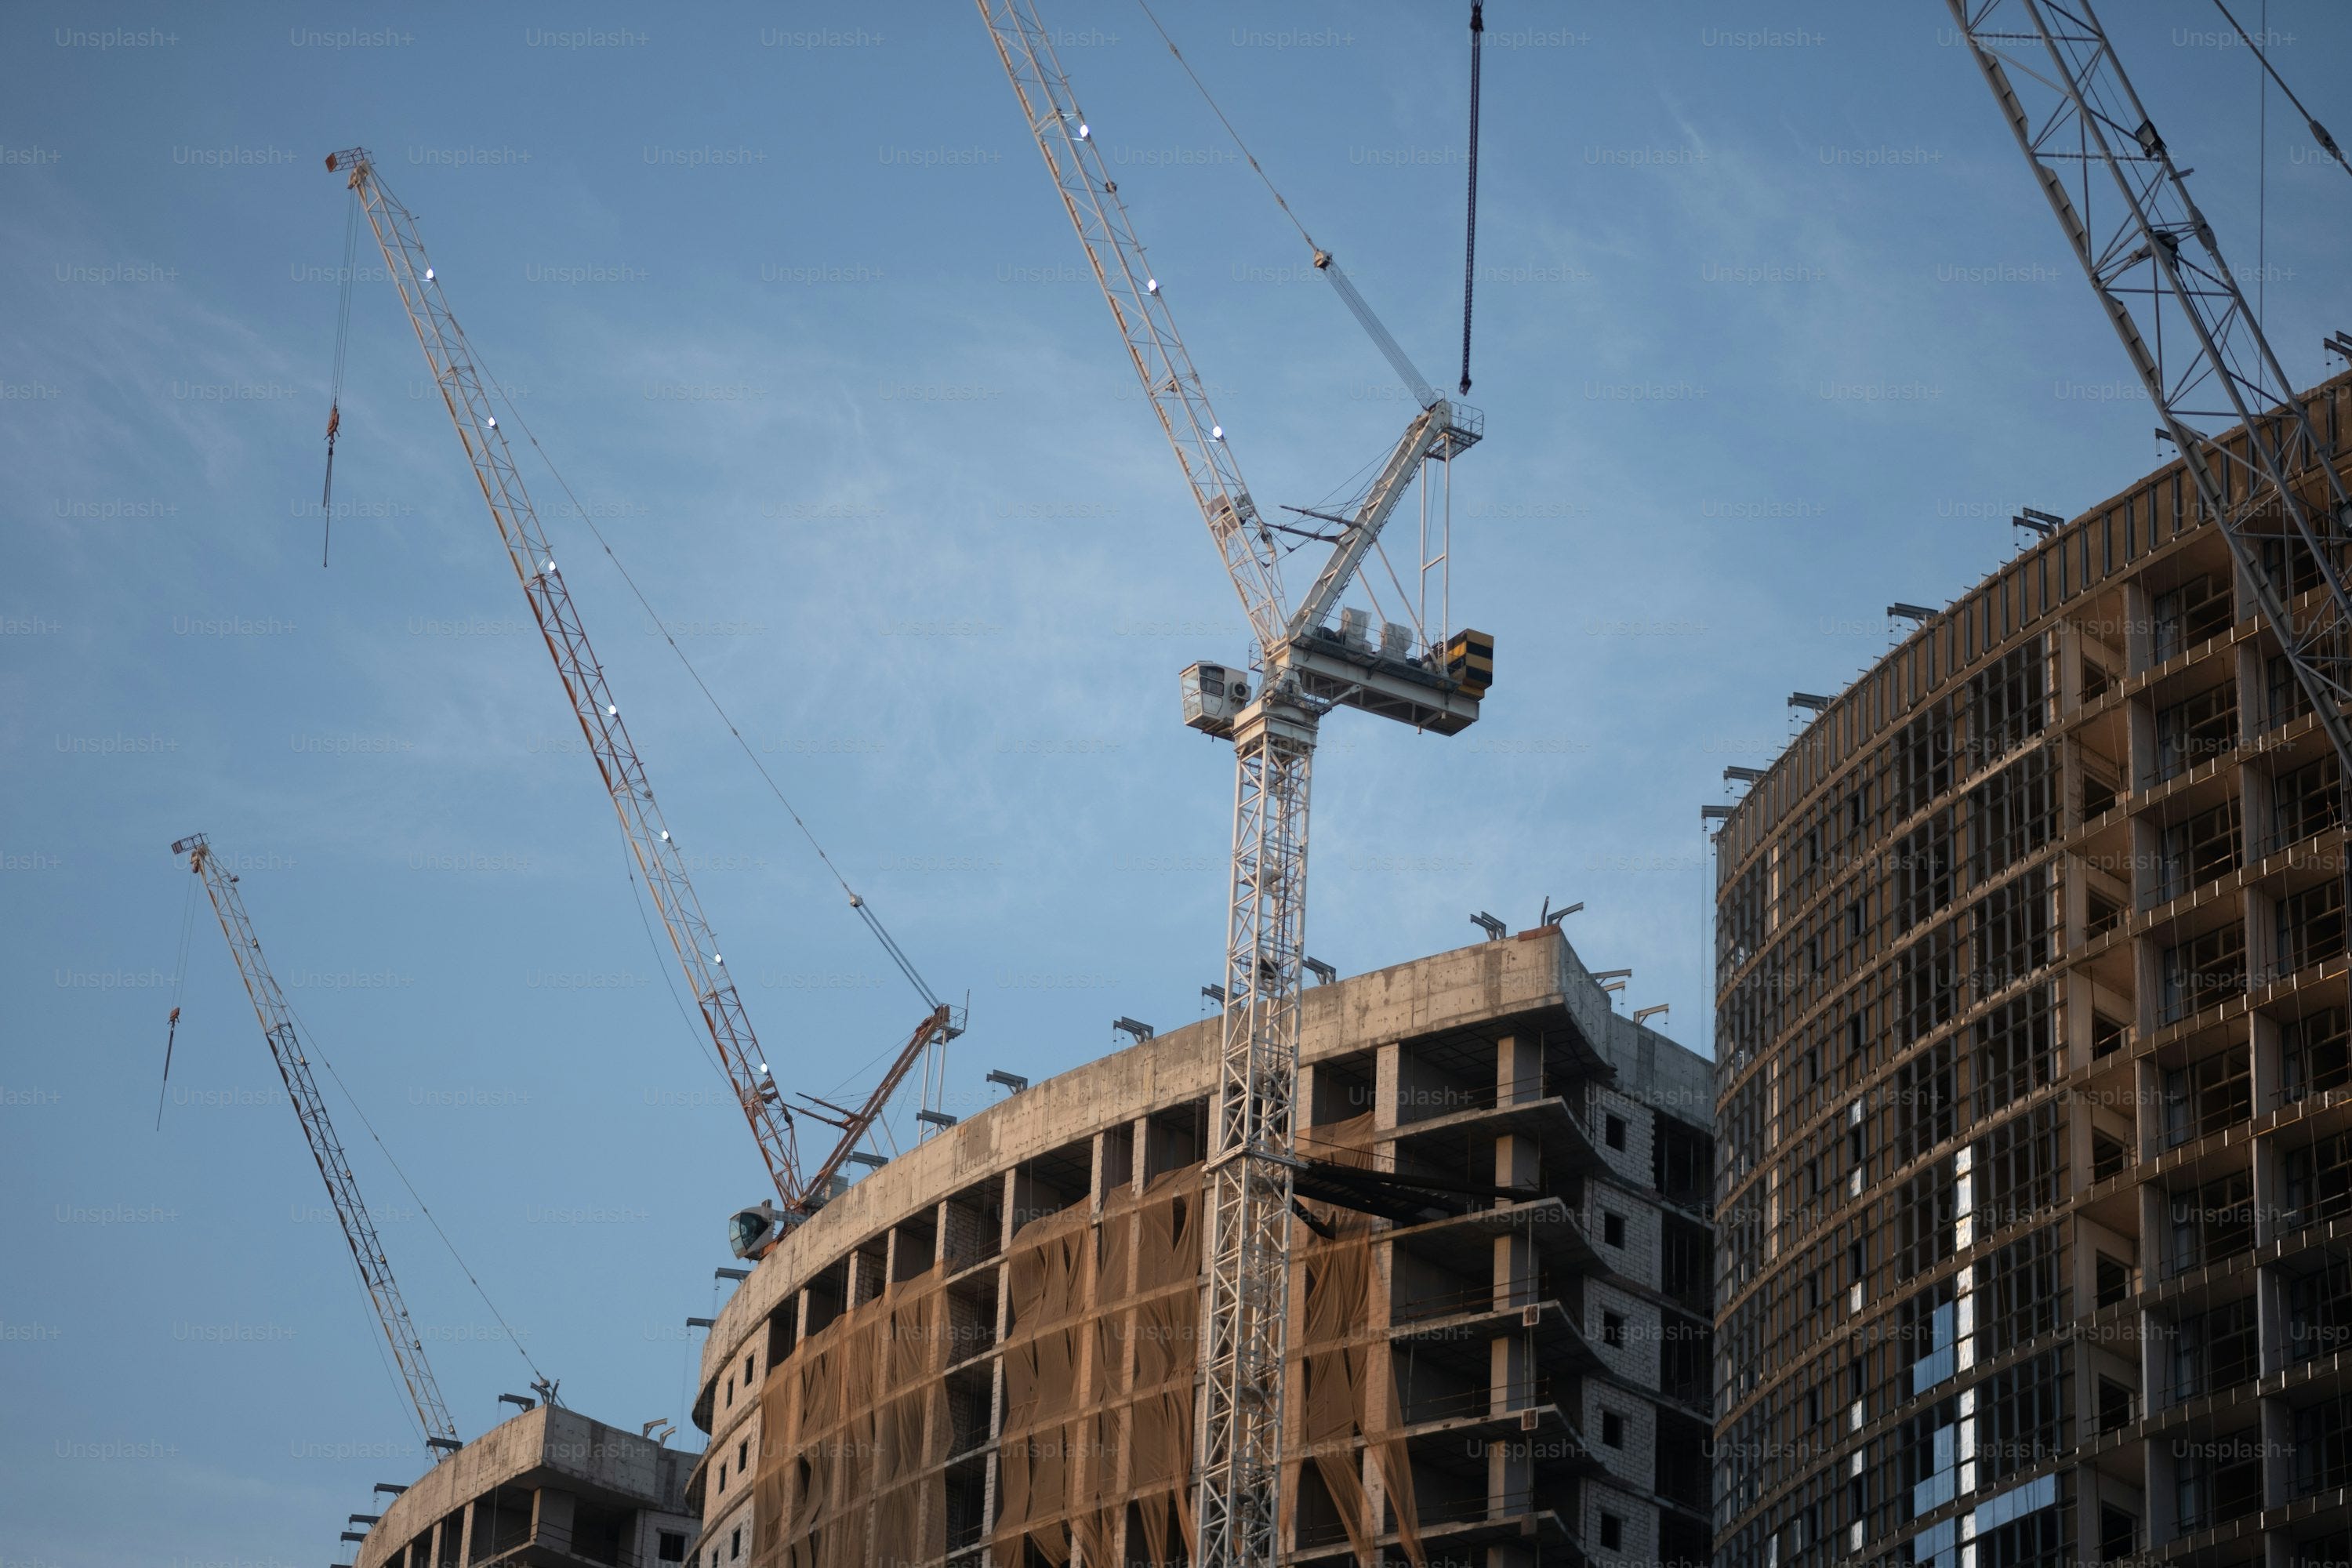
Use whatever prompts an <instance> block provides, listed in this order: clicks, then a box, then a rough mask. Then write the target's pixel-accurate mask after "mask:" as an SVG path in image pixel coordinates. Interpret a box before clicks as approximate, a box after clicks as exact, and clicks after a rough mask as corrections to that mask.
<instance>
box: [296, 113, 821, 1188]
mask: <svg viewBox="0 0 2352 1568" xmlns="http://www.w3.org/2000/svg"><path fill="white" fill-rule="evenodd" d="M327 168H328V169H329V171H330V172H334V171H347V172H348V178H349V184H350V185H351V188H352V191H353V192H354V193H355V194H356V195H357V196H358V198H359V201H360V205H361V206H362V210H364V211H365V212H366V214H367V219H368V225H369V226H370V228H371V229H372V230H373V232H374V235H375V238H376V244H377V245H378V247H381V248H382V250H383V259H384V265H385V267H386V268H387V269H388V270H389V271H390V272H391V274H392V280H393V284H394V287H395V288H397V289H399V290H400V301H401V304H402V305H403V306H404V308H405V309H406V310H407V313H408V321H409V324H410V325H411V326H412V327H414V328H415V331H416V341H417V342H418V343H419V344H420V345H421V346H422V347H423V348H424V350H425V363H426V365H427V366H428V367H429V368H430V369H431V370H432V373H433V381H434V384H435V385H436V386H438V387H439V388H440V389H441V399H442V403H443V404H444V405H445V406H446V407H447V409H448V411H449V419H450V422H451V423H452V424H454V425H455V426H457V439H458V440H459V441H461V442H462V443H464V445H465V447H466V457H467V461H468V462H469V463H471V464H472V466H473V470H474V478H475V479H476V480H477V481H478V483H479V484H480V486H481V489H482V499H483V500H485V501H487V502H488V503H489V508H490V518H491V521H494V522H496V523H497V524H498V528H499V538H500V539H501V540H503V541H504V542H505V544H506V548H507V559H508V561H509V563H511V564H512V565H513V567H514V573H515V577H516V579H517V580H518V581H519V582H520V583H521V584H522V591H523V597H525V598H526V599H528V600H530V613H531V616H532V617H533V618H534V619H535V620H536V621H537V622H538V624H539V629H540V634H541V637H543V638H544V639H545V641H546V644H547V652H548V656H549V657H550V658H552V659H553V660H554V661H555V670H556V673H557V674H558V675H559V676H561V677H562V680H563V689H564V692H565V694H566V695H567V696H569V697H570V698H571V700H572V714H573V716H574V717H575V718H577V719H578V720H579V721H580V732H581V734H582V735H583V736H584V737H585V738H586V740H587V742H588V752H589V754H590V755H591V756H593V757H594V758H595V760H596V771H597V773H599V774H600V775H602V777H603V778H604V789H605V793H606V794H607V795H610V796H611V798H612V802H613V809H614V812H616V813H617V814H618V815H619V816H620V819H621V831H622V832H623V834H624V835H625V836H626V837H627V838H628V841H629V847H630V848H631V849H632V850H633V851H634V852H635V856H636V860H637V866H638V868H639V869H640V870H642V871H643V872H644V873H645V879H646V889H648V890H649V891H651V893H652V894H653V899H654V907H655V908H656V910H659V911H660V913H661V920H662V925H663V927H664V929H665V930H667V931H668V932H669V939H670V945H671V946H672V947H674V948H675V949H677V962H678V967H679V968H680V969H681V970H682V971H684V973H685V975H686V980H687V984H688V985H689V986H690V987H691V988H692V989H693V992H694V998H695V1004H696V1006H697V1008H698V1010H699V1011H700V1013H701V1014H702V1021H703V1025H704V1026H705V1028H706V1029H708V1030H709V1035H710V1042H711V1044H712V1046H713V1047H716V1048H717V1050H718V1053H719V1065H720V1067H721V1068H723V1069H724V1070H725V1072H726V1074H727V1078H728V1081H729V1083H730V1085H731V1086H732V1088H733V1089H734V1091H735V1099H736V1102H737V1103H738V1104H739V1105H740V1106H741V1108H742V1110H743V1118H744V1120H745V1121H748V1122H749V1123H751V1135H752V1137H753V1138H754V1139H756V1140H757V1141H758V1142H759V1145H760V1157H761V1160H762V1161H764V1162H765V1163H766V1164H767V1167H768V1175H769V1178H770V1180H771V1181H772V1182H773V1183H774V1184H775V1188H776V1194H777V1196H778V1198H779V1199H780V1200H781V1201H782V1204H783V1206H784V1209H785V1211H786V1212H787V1213H788V1214H797V1213H799V1212H801V1211H802V1210H803V1207H804V1206H805V1204H806V1200H807V1197H808V1194H807V1193H806V1190H805V1188H804V1187H803V1184H802V1181H801V1173H800V1153H799V1147H798V1144H797V1142H796V1141H795V1139H794V1136H793V1119H792V1112H791V1110H789V1109H788V1108H787V1107H786V1106H785V1105H784V1103H783V1100H782V1095H781V1094H780V1093H779V1091H778V1090H777V1088H776V1083H775V1079H774V1076H773V1074H772V1073H771V1072H770V1070H769V1068H768V1063H767V1058H766V1057H765V1056H764V1055H763V1054H762V1053H761V1048H760V1041H759V1037H757V1036H756V1035H754V1034H753V1033H752V1030H751V1019H750V1017H749V1016H747V1015H746V1014H745V1012H744V1010H743V1002H742V998H741V997H740V996H739V995H738V994H736V991H735V983H734V981H733V980H732V979H731V978H730V977H729V975H728V973H727V968H726V955H725V954H724V953H723V952H721V951H720V949H719V939H718V938H717V937H716V936H714V935H713V934H712V933H711V930H710V922H709V920H708V919H706V918H705V917H704V915H703V912H702V904H701V900H698V899H697V898H696V897H695V892H694V884H693V882H692V880H691V879H689V878H688V875H687V869H686V861H685V858H684V857H683V856H682V855H681V853H680V852H679V849H678V846H677V841H676V840H675V839H673V838H672V837H670V833H669V829H668V827H667V826H665V825H664V823H663V821H662V815H661V807H660V806H659V805H656V804H655V801H654V792H653V786H652V785H651V784H648V783H646V770H645V765H644V763H641V762H639V761H638V760H637V752H636V748H635V746H634V745H633V744H632V743H631V742H630V740H629V731H628V727H627V725H626V724H625V723H624V722H623V721H622V719H621V710H620V706H619V704H617V703H616V702H615V701H614V700H613V694H612V691H611V689H609V687H608V686H607V684H606V682H605V679H604V667H603V666H602V665H601V664H599V663H598V662H597V659H596V654H595V650H594V649H593V648H592V647H589V644H588V634H587V631H586V630H585V628H584V627H583V626H582V625H581V621H580V615H579V611H578V610H577V609H576V608H574V606H573V605H572V593H571V590H570V589H569V588H567V587H565V585H564V583H563V577H562V573H561V572H560V571H559V570H558V569H557V566H556V562H555V555H554V552H553V551H552V550H551V548H550V546H549V544H548V542H547V535H546V533H545V531H543V530H542V529H541V526H540V521H539V513H538V512H537V511H536V510H534V509H533V508H532V506H531V501H530V493H529V492H528V491H527V490H525V489H524V488H523V482H522V476H521V475H520V473H518V472H517V471H516V468H515V463H514V455H513V453H512V452H511V451H510V450H509V447H508V446H507V437H506V432H505V431H504V430H501V429H500V428H499V422H498V418H497V416H496V415H495V413H494V412H493V411H492V408H491V405H490V399H489V395H488V392H487V390H486V389H485V387H484V385H483V380H482V375H481V373H480V371H479V370H478V368H477V366H476V363H475V359H474V353H473V349H472V347H471V346H470V345H469V344H468V343H467V341H466V334H465V332H464V331H463V330H461V329H460V328H459V327H458V325H457V317H456V316H455V315H454V314H452V313H451V311H450V310H449V304H448V300H446V298H445V297H444V295H443V293H442V290H441V284H440V281H439V279H437V278H436V276H435V274H434V270H433V268H432V267H431V265H430V264H429V263H428V261H427V259H426V258H425V245H424V241H423V240H422V239H420V238H419V237H417V232H416V218H415V215H414V214H412V213H411V212H410V211H409V210H408V209H407V208H406V207H404V206H403V205H401V204H400V202H399V200H398V199H397V198H396V197H394V195H392V193H391V192H390V191H388V190H386V189H385V188H384V184H383V180H382V179H380V178H379V177H378V176H377V174H376V170H375V164H374V161H373V159H372V158H371V157H370V156H369V154H368V152H367V150H366V149H365V148H360V147H354V148H352V149H350V150H348V151H345V152H341V153H335V154H333V155H332V156H331V157H330V158H329V159H328V160H327Z"/></svg>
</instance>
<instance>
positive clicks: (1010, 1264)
mask: <svg viewBox="0 0 2352 1568" xmlns="http://www.w3.org/2000/svg"><path fill="white" fill-rule="evenodd" d="M1217 1027H1218V1025H1217V1021H1216V1020H1214V1019H1210V1020H1205V1021H1203V1022H1202V1023H1200V1024H1197V1025H1194V1026H1190V1027H1187V1028H1184V1029H1181V1030H1179V1031H1175V1032H1172V1033H1171V1034H1167V1035H1162V1036H1160V1037H1156V1038H1152V1039H1149V1040H1146V1041H1144V1042H1143V1043H1141V1044H1139V1045H1137V1046H1135V1047H1131V1048H1129V1049H1127V1050H1123V1051H1120V1052H1118V1053H1116V1054H1114V1055H1112V1056H1109V1057H1106V1058H1101V1059H1099V1060H1097V1061H1094V1062H1091V1063H1089V1064H1088V1065H1087V1066H1085V1067H1083V1068H1077V1069H1076V1070H1074V1071H1072V1072H1069V1073H1066V1074H1063V1075H1062V1076H1060V1077H1058V1078H1055V1079H1049V1080H1047V1081H1045V1082H1044V1083H1040V1084H1037V1085H1035V1086H1034V1087H1033V1088H1029V1089H1024V1090H1022V1091H1021V1092H1019V1093H1017V1094H1014V1095H1013V1096H1011V1097H1010V1098H1008V1099H1006V1100H1003V1101H1002V1102H1000V1103H998V1104H996V1105H994V1106H992V1107H991V1108H990V1109H989V1110H986V1111H984V1112H982V1113H981V1114H979V1115H976V1116H973V1117H971V1118H970V1119H969V1120H967V1121H963V1122H962V1123H961V1124H960V1125H958V1126H956V1127H954V1128H951V1129H950V1130H948V1131H944V1132H942V1133H940V1134H939V1135H938V1136H935V1137H933V1138H931V1139H930V1140H929V1141H928V1142H924V1143H922V1144H921V1145H919V1147H917V1148H916V1149H915V1150H913V1151H911V1152H908V1153H907V1154H906V1155H904V1156H902V1157H901V1158H899V1159H898V1160H897V1161H895V1162H893V1163H891V1164H889V1165H888V1166H887V1167H885V1168H883V1169H882V1170H880V1171H877V1172H876V1173H873V1174H871V1175H869V1176H867V1177H866V1179H864V1180H863V1181H860V1182H859V1183H857V1184H856V1185H855V1186H853V1187H851V1188H849V1189H848V1190H847V1191H846V1192H845V1193H844V1194H841V1195H840V1196H838V1197H836V1198H835V1199H834V1200H833V1202H831V1203H830V1204H828V1205H826V1206H825V1207H824V1209H822V1210H820V1211H819V1212H818V1213H817V1215H815V1216H814V1218H813V1219H811V1220H810V1221H808V1222H807V1223H806V1224H804V1225H803V1226H801V1227H800V1228H799V1229H798V1230H796V1231H795V1232H793V1233H792V1234H791V1235H789V1236H788V1237H785V1238H784V1239H783V1240H782V1242H781V1243H780V1244H779V1245H778V1246H777V1247H776V1248H775V1250H774V1251H772V1253H770V1254H769V1255H768V1256H767V1257H766V1258H763V1259H762V1260H761V1262H760V1263H759V1265H758V1266H757V1267H756V1268H754V1269H753V1271H752V1273H751V1277H750V1278H749V1279H747V1280H745V1281H744V1282H743V1283H742V1284H741V1285H740V1287H739V1289H738V1290H737V1292H736V1294H735V1296H734V1297H733V1299H732V1300H730V1302H729V1303H728V1305H727V1307H726V1308H725V1309H724V1310H723V1311H722V1312H721V1313H720V1315H719V1320H718V1322H717V1326H716V1327H715V1328H714V1329H713V1330H712V1331H711V1332H710V1336H709V1343H708V1346H707V1348H706V1351H705V1353H704V1358H703V1363H702V1378H703V1383H702V1388H701V1391H700V1394H699V1399H698V1404H697V1405H696V1408H695V1412H694V1419H695V1421H696V1423H697V1424H698V1425H699V1426H703V1427H704V1428H705V1429H706V1430H708V1431H709V1433H710V1435H711V1438H710V1445H709V1450H708V1452H707V1453H706V1454H705V1455H704V1457H703V1458H702V1460H701V1462H700V1464H699V1465H698V1467H697V1468H696V1469H695V1472H694V1474H693V1476H692V1478H691V1480H690V1482H689V1503H690V1506H691V1507H692V1508H693V1510H695V1511H696V1512H697V1513H698V1514H699V1515H700V1517H701V1519H702V1521H703V1523H702V1529H701V1532H700V1535H699V1538H698V1541H697V1542H696V1543H695V1546H694V1548H693V1551H692V1553H691V1554H690V1557H689V1564H690V1568H734V1565H735V1564H738V1563H743V1564H751V1565H755V1568H771V1565H776V1564H788V1565H790V1568H851V1565H865V1564H889V1565H892V1568H897V1565H900V1564H922V1563H958V1564H963V1563H970V1564H975V1565H977V1564H982V1563H988V1564H995V1565H1006V1568H1026V1565H1027V1564H1029V1563H1055V1564H1063V1563H1070V1562H1072V1561H1074V1560H1076V1561H1078V1562H1082V1563H1087V1564H1108V1563H1181V1562H1184V1561H1186V1560H1187V1559H1188V1555H1189V1553H1188V1549H1187V1548H1188V1542H1187V1538H1188V1536H1189V1534H1190V1532H1191V1531H1192V1527H1193V1521H1192V1510H1193V1500H1192V1457H1193V1446H1194V1426H1195V1415H1196V1410H1195V1403H1194V1388H1195V1383H1196V1376H1197V1370H1196V1369H1197V1355H1196V1346H1195V1342H1194V1331H1195V1325H1196V1323H1197V1322H1198V1313H1199V1310H1200V1301H1201V1294H1202V1279H1201V1272H1200V1269H1201V1264H1200V1258H1201V1248H1202V1237H1201V1226H1202V1202H1201V1180H1200V1171H1201V1167H1200V1163H1199V1162H1200V1159H1201V1154H1202V1146H1203V1140H1204V1137H1205V1133H1206V1125H1207V1115H1208V1103H1207V1096H1208V1094H1209V1092H1210V1086H1211V1084H1212V1082H1213V1075H1212V1066H1213V1058H1214V1055H1215V1045H1216V1030H1217ZM1301 1063H1302V1071H1301V1077H1300V1086H1301V1087H1300V1104H1301V1107H1302V1116H1301V1132H1300V1151H1299V1152H1300V1153H1301V1154H1302V1156H1305V1157H1307V1159H1308V1160H1309V1162H1310V1168H1309V1169H1308V1170H1307V1171H1305V1172H1302V1173H1301V1174H1300V1177H1299V1191H1300V1194H1301V1197H1302V1200H1303V1208H1304V1211H1305V1214H1306V1215H1311V1216H1312V1217H1311V1221H1310V1220H1309V1219H1307V1218H1306V1217H1302V1218H1301V1220H1300V1222H1299V1224H1298V1225H1297V1228H1296V1230H1295V1233H1294V1267H1293V1278H1292V1284H1291V1291H1292V1297H1291V1300H1292V1320H1291V1321H1292V1330H1291V1334H1290V1347H1289V1354H1290V1371H1289V1380H1288V1383H1287V1385H1286V1406H1285V1420H1286V1450H1285V1457H1286V1461H1287V1462H1288V1463H1289V1465H1290V1470H1289V1473H1288V1475H1287V1476H1286V1484H1285V1497H1286V1518H1285V1521H1284V1541H1285V1556H1286V1561H1289V1562H1294V1563H1344V1562H1347V1561H1349V1560H1351V1559H1352V1560H1354V1561H1358V1562H1363V1563H1371V1562H1398V1563H1402V1562H1416V1563H1465V1564H1469V1563H1475V1564H1479V1565H1480V1568H1486V1565H1488V1564H1495V1565H1498V1568H1499V1565H1501V1564H1506V1563H1510V1564H1518V1563H1526V1564H1534V1563H1540V1562H1546V1561H1549V1562H1552V1563H1569V1562H1572V1561H1578V1560H1579V1555H1578V1554H1579V1552H1582V1553H1583V1554H1584V1555H1585V1556H1588V1557H1590V1558H1591V1559H1592V1560H1594V1561H1596V1562H1599V1563H1619V1562H1622V1563H1628V1564H1631V1563H1642V1564H1644V1565H1645V1568H1646V1565H1650V1564H1654V1563H1659V1562H1662V1561H1664V1562H1671V1563H1685V1564H1690V1565H1692V1568H1696V1564H1699V1563H1704V1562H1705V1561H1706V1555H1707V1547H1708V1542H1707V1535H1706V1516H1705V1505H1706V1464H1705V1458H1704V1447H1705V1441H1706V1422H1707V1416H1708V1411H1707V1407H1706V1369H1707V1366H1708V1362H1709V1356H1708V1336H1709V1332H1710V1325H1709V1323H1708V1321H1707V1316H1706V1307H1707V1289H1708V1281H1709V1279H1710V1276H1711V1273H1712V1268H1713V1261H1712V1241H1711V1233H1710V1231H1709V1228H1708V1223H1707V1217H1706V1194H1707V1191H1708V1184H1709V1180H1710V1176H1711V1161H1712V1149H1711V1144H1710V1141H1709V1139H1708V1136H1707V1134H1706V1130H1705V1129H1706V1115H1707V1110H1708V1107H1709V1105H1710V1104H1711V1102H1712V1085H1711V1081H1710V1079H1709V1077H1708V1069H1707V1066H1706V1063H1705V1062H1703V1061H1701V1060H1699V1059H1698V1058H1695V1057H1693V1056H1691V1055H1690V1054H1689V1053H1688V1052H1685V1051H1684V1050H1682V1049H1681V1048H1680V1047H1676V1046H1675V1045H1674V1044H1672V1043H1671V1042H1669V1041H1667V1040H1666V1039H1665V1038H1664V1037H1662V1036H1659V1035H1657V1034H1655V1033H1654V1032H1653V1031H1650V1030H1648V1029H1645V1028H1642V1027H1639V1026H1635V1025H1633V1023H1631V1022H1629V1021H1628V1020H1626V1019H1624V1018H1622V1017H1620V1016H1616V1015H1614V1014H1613V1013H1612V1010H1611V1005H1610V1001H1609V998H1608V997H1607V996H1605V995H1604V994H1602V993H1601V991H1600V989H1599V987H1598V986H1597V985H1595V984H1594V983H1593V982H1592V981H1591V978H1590V977H1589V976H1588V974H1587V973H1586V971H1585V970H1584V968H1583V966H1582V965H1581V964H1580V963H1579V962H1578V960H1577V958H1576V955H1575V954H1574V952H1572V951H1571V950H1570V948H1569V945H1568V944H1567V942H1564V941H1563V940H1561V938H1560V937H1559V932H1558V931H1556V930H1555V929H1553V928H1550V927H1544V928H1541V929H1539V930H1538V931H1530V932H1528V933H1527V934H1526V935H1524V936H1523V937H1521V938H1519V939H1517V940H1506V941H1499V942H1485V943H1481V944H1479V945H1477V946H1475V947H1470V948H1465V949H1462V950H1459V951H1456V952H1449V953H1444V954H1440V955H1438V956H1436V957H1433V958H1429V959H1424V960H1422V961H1419V962H1417V963H1407V964H1402V965H1399V966H1397V967H1395V968H1392V969H1388V970H1382V971H1380V972H1378V973H1371V974H1366V975H1361V976H1359V977H1357V978H1354V979H1351V980H1348V981H1345V982H1341V983H1338V984H1328V985H1324V986H1319V987H1316V988H1314V989H1312V990H1310V991H1309V992H1308V993H1307V997H1306V1007H1305V1022H1304V1030H1303V1046H1302V1052H1301ZM1368 1209H1369V1210H1371V1211H1373V1212H1367V1210H1368Z"/></svg>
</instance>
